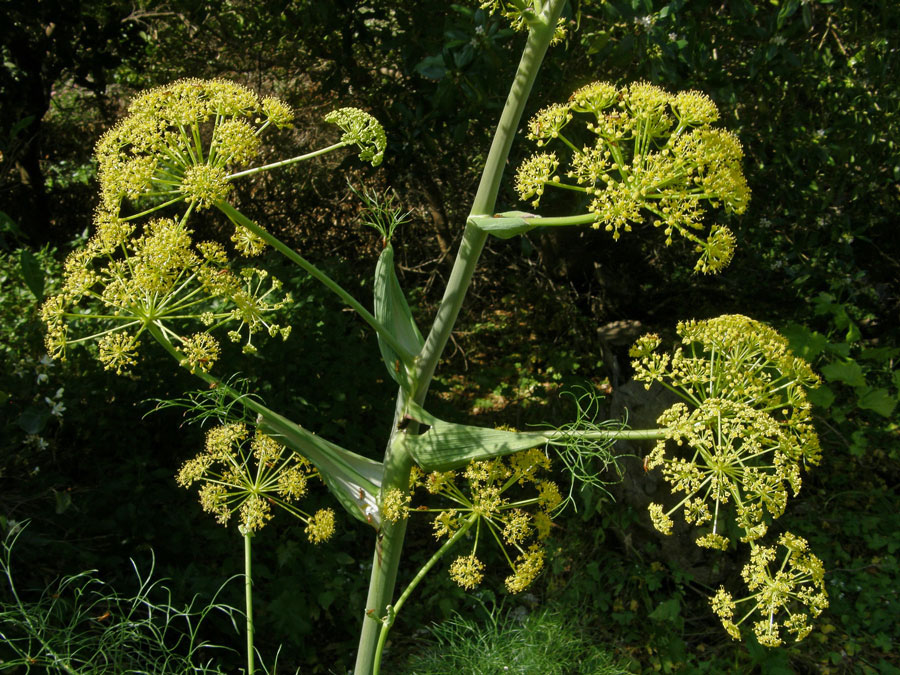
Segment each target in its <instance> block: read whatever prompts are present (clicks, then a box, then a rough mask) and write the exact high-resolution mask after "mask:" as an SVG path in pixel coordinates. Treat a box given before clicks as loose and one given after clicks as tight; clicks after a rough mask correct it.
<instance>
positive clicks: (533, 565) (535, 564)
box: [506, 546, 544, 593]
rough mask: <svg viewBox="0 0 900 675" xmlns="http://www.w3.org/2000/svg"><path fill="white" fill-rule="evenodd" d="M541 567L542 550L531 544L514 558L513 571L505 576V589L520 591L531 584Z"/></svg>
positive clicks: (511, 591)
mask: <svg viewBox="0 0 900 675" xmlns="http://www.w3.org/2000/svg"><path fill="white" fill-rule="evenodd" d="M543 567H544V552H543V551H542V550H541V549H539V548H538V547H537V546H532V547H531V549H529V550H528V551H526V552H525V553H523V554H522V555H520V556H519V557H518V558H517V559H516V564H515V568H514V569H515V572H514V573H513V574H511V575H510V576H508V577H506V590H508V591H509V592H510V593H521V592H522V591H524V590H525V589H526V588H528V587H529V586H531V584H532V583H533V582H534V580H535V579H536V578H537V576H538V574H540V572H541V570H542V569H543Z"/></svg>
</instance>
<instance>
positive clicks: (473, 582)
mask: <svg viewBox="0 0 900 675" xmlns="http://www.w3.org/2000/svg"><path fill="white" fill-rule="evenodd" d="M450 578H451V579H453V581H455V582H456V583H457V584H458V585H459V586H461V587H462V588H465V589H466V590H470V589H472V588H475V587H476V586H477V585H478V584H480V583H481V580H482V579H483V578H484V563H483V562H481V561H480V560H479V559H478V558H476V557H475V554H474V553H472V554H471V555H467V556H459V557H458V558H457V559H456V560H454V561H453V563H451V565H450Z"/></svg>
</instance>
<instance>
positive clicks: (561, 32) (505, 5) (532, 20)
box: [481, 0, 566, 44]
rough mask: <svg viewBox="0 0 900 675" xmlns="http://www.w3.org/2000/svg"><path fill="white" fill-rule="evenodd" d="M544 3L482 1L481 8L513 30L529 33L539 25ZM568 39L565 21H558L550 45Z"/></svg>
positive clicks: (501, 0) (505, 0)
mask: <svg viewBox="0 0 900 675" xmlns="http://www.w3.org/2000/svg"><path fill="white" fill-rule="evenodd" d="M543 4H544V3H542V2H534V3H527V2H516V1H515V0H511V1H509V2H508V1H507V0H482V2H481V8H482V9H485V10H487V11H488V12H489V13H491V14H498V15H500V16H502V17H503V18H505V19H506V20H508V21H509V23H510V25H511V26H512V27H513V30H517V31H527V30H528V29H529V28H531V27H532V26H534V25H536V24H538V23H539V21H540V19H539V14H540V12H541V10H542V7H541V5H543ZM565 37H566V26H565V21H564V20H563V19H558V20H557V22H556V27H555V29H554V33H553V38H552V39H551V41H550V44H557V43H559V42H561V41H562V40H564V39H565Z"/></svg>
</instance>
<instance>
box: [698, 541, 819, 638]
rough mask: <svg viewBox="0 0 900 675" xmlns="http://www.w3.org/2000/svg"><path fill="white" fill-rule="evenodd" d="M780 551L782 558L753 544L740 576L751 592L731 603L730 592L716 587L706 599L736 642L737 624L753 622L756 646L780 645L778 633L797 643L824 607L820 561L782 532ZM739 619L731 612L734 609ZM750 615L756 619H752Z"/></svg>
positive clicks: (774, 549)
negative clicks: (714, 591)
mask: <svg viewBox="0 0 900 675" xmlns="http://www.w3.org/2000/svg"><path fill="white" fill-rule="evenodd" d="M778 544H779V547H780V548H781V549H784V554H783V556H782V557H781V560H780V561H779V560H778V551H777V550H776V548H775V547H774V546H754V547H753V552H752V553H751V555H750V562H748V563H747V564H746V565H745V566H744V569H743V571H742V572H741V576H742V577H743V578H744V582H745V583H746V584H747V587H748V588H749V589H750V591H751V594H750V595H749V596H747V597H745V598H741V599H740V600H734V599H733V598H732V596H731V593H729V592H728V591H726V590H725V588H724V587H720V588H719V590H718V592H716V594H715V595H714V596H713V597H712V598H710V605H711V606H712V609H713V611H714V612H715V613H716V614H717V615H718V616H719V618H720V619H721V620H722V625H723V626H724V627H725V630H727V631H728V634H729V635H731V636H732V637H733V638H735V639H739V638H740V628H739V627H740V625H741V624H743V623H745V622H747V623H748V624H752V629H753V632H754V633H755V634H756V638H757V640H759V643H760V644H761V645H764V646H766V647H778V646H779V645H781V644H782V636H781V629H782V628H783V629H784V630H785V631H786V632H787V633H788V634H790V635H792V636H793V638H794V640H795V641H798V642H799V641H800V640H802V639H803V638H805V637H806V636H807V635H809V633H810V631H812V625H811V624H810V621H809V620H810V619H811V618H812V619H815V618H816V617H818V616H819V614H821V613H822V610H824V609H825V608H826V607H828V595H827V594H826V592H825V582H824V579H825V568H824V567H823V566H822V561H821V560H819V559H818V558H817V557H816V556H815V555H813V554H812V553H810V552H809V551H808V550H807V543H806V540H805V539H803V538H802V537H797V536H794V535H792V534H790V533H785V534H784V535H782V536H781V537H780V538H779V540H778ZM741 606H743V609H741V610H740V611H739V614H740V616H739V618H736V616H735V611H736V610H738V608H739V607H741ZM753 617H758V619H757V620H756V621H753V620H752V619H753Z"/></svg>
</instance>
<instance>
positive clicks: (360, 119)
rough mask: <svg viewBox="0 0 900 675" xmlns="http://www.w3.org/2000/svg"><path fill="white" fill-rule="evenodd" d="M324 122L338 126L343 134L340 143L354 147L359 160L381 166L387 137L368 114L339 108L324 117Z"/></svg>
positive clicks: (354, 109) (376, 121) (377, 122)
mask: <svg viewBox="0 0 900 675" xmlns="http://www.w3.org/2000/svg"><path fill="white" fill-rule="evenodd" d="M325 121H326V122H330V123H332V124H335V125H337V126H338V128H339V129H340V130H341V131H343V132H344V135H343V136H341V143H344V144H345V145H356V146H357V147H358V148H359V158H360V159H361V160H362V161H364V162H370V163H371V164H372V166H378V165H379V164H381V160H382V159H384V151H385V148H387V136H386V135H385V133H384V128H383V127H382V126H381V123H380V122H379V121H378V120H376V119H375V118H374V117H372V116H371V115H370V114H369V113H367V112H364V111H362V110H360V109H358V108H340V109H338V110H333V111H332V112H330V113H328V114H327V115H325Z"/></svg>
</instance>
